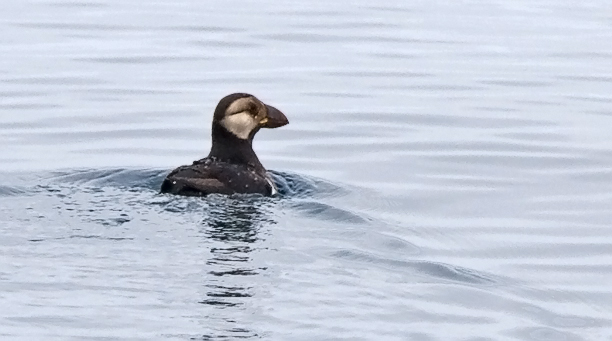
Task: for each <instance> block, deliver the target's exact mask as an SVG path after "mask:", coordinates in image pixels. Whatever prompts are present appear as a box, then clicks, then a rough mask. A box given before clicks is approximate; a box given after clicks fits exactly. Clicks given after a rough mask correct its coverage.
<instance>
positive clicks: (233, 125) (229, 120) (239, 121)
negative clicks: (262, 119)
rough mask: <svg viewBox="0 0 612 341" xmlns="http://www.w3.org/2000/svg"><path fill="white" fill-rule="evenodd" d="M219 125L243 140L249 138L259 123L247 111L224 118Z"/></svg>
mask: <svg viewBox="0 0 612 341" xmlns="http://www.w3.org/2000/svg"><path fill="white" fill-rule="evenodd" d="M221 124H222V125H223V126H224V127H225V129H227V130H228V131H229V132H231V133H232V134H234V135H236V136H238V138H241V139H243V140H246V139H248V138H249V135H250V134H251V132H252V131H253V129H255V128H257V126H258V125H259V123H258V122H257V121H256V120H255V118H254V117H253V116H251V114H249V112H248V111H243V112H239V113H237V114H234V115H230V116H226V117H225V118H224V119H223V120H222V121H221Z"/></svg>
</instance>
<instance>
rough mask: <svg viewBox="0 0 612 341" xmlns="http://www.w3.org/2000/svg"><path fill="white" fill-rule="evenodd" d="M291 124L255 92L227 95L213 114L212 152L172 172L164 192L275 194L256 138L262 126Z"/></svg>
mask: <svg viewBox="0 0 612 341" xmlns="http://www.w3.org/2000/svg"><path fill="white" fill-rule="evenodd" d="M288 123H289V121H288V120H287V118H286V117H285V115H284V114H283V113H282V112H280V111H279V110H278V109H276V108H274V107H272V106H269V105H266V104H264V103H263V102H261V101H259V100H258V99H257V98H256V97H254V96H252V95H249V94H244V93H237V94H231V95H228V96H226V97H224V98H223V99H221V101H219V104H218V105H217V108H216V109H215V113H214V115H213V123H212V147H211V150H210V153H209V155H208V156H207V157H205V158H203V159H201V160H198V161H195V162H193V164H192V165H188V166H181V167H178V168H176V169H175V170H173V171H172V172H170V174H168V176H167V177H166V179H165V180H164V181H163V183H162V186H161V192H162V193H171V194H178V195H187V196H204V195H207V194H212V193H219V194H235V193H259V194H263V195H273V194H275V193H276V187H275V185H274V183H273V182H272V180H271V179H270V177H269V176H268V175H267V172H266V169H265V168H264V166H263V165H262V164H261V162H260V161H259V159H258V158H257V155H256V154H255V151H253V147H252V144H253V138H254V136H255V134H256V133H257V131H259V129H260V128H277V127H281V126H284V125H286V124H288Z"/></svg>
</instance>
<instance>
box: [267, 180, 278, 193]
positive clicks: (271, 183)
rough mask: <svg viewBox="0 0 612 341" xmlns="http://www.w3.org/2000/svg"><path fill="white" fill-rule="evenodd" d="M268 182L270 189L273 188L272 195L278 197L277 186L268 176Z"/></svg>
mask: <svg viewBox="0 0 612 341" xmlns="http://www.w3.org/2000/svg"><path fill="white" fill-rule="evenodd" d="M266 181H268V183H269V184H270V187H272V193H271V194H270V195H276V193H278V190H277V189H276V185H274V182H272V180H270V178H268V176H266Z"/></svg>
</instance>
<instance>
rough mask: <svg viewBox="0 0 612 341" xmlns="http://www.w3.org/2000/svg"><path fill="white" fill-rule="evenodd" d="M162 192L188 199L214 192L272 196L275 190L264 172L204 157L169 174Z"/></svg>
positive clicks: (247, 166) (163, 184)
mask: <svg viewBox="0 0 612 341" xmlns="http://www.w3.org/2000/svg"><path fill="white" fill-rule="evenodd" d="M161 192H162V193H172V194H179V195H187V196H204V195H207V194H213V193H219V194H235V193H259V194H263V195H270V194H272V193H273V192H274V189H273V184H272V183H271V182H270V180H269V179H268V178H267V177H266V174H265V172H264V174H260V172H257V171H256V169H255V168H254V167H251V166H249V165H244V164H234V163H229V162H223V161H219V160H215V159H212V158H205V159H202V160H199V161H195V162H194V163H193V164H192V165H189V166H181V167H179V168H177V169H175V170H173V171H172V172H170V174H168V176H167V177H166V179H165V180H164V182H163V183H162V186H161Z"/></svg>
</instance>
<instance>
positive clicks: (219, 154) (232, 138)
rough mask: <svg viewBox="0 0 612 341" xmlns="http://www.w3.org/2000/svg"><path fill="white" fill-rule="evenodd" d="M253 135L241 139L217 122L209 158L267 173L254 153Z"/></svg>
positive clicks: (214, 125) (213, 130) (213, 127)
mask: <svg viewBox="0 0 612 341" xmlns="http://www.w3.org/2000/svg"><path fill="white" fill-rule="evenodd" d="M253 135H254V134H252V135H251V136H249V138H248V139H241V138H239V137H237V136H236V135H234V134H232V133H230V132H229V131H227V129H225V128H224V127H223V126H221V125H220V124H218V123H216V122H215V123H213V126H212V147H211V149H210V154H208V157H209V158H215V159H218V160H219V161H223V162H228V163H234V164H244V165H250V166H252V167H254V168H255V169H256V170H258V171H261V172H265V171H266V170H265V168H264V167H263V165H262V164H261V162H259V159H258V158H257V155H256V154H255V151H253Z"/></svg>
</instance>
